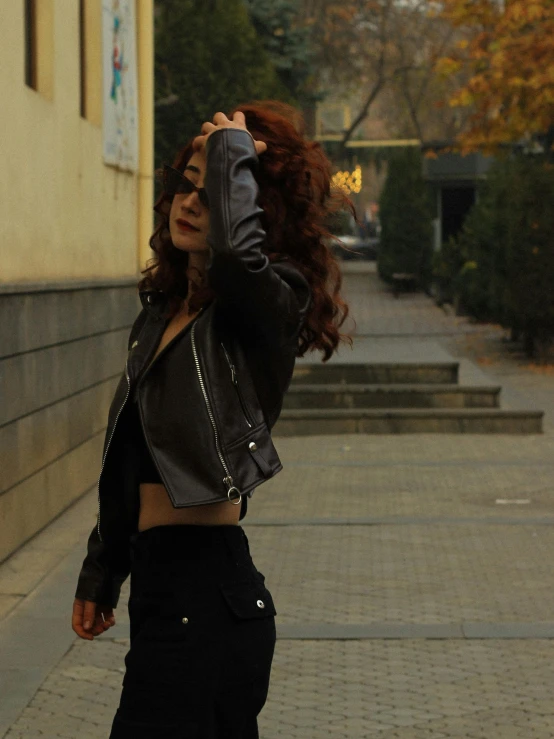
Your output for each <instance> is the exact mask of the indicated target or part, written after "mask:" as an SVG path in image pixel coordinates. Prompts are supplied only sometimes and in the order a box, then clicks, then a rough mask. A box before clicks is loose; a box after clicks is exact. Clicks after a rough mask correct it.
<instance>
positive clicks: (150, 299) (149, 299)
mask: <svg viewBox="0 0 554 739" xmlns="http://www.w3.org/2000/svg"><path fill="white" fill-rule="evenodd" d="M146 300H148V302H149V303H151V302H152V301H153V300H154V298H153V297H152V295H149V296H148V297H147V298H146Z"/></svg>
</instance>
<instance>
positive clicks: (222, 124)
mask: <svg viewBox="0 0 554 739" xmlns="http://www.w3.org/2000/svg"><path fill="white" fill-rule="evenodd" d="M213 121H214V122H213V123H210V122H209V121H206V123H203V124H202V128H201V129H200V130H201V131H202V135H201V136H197V137H196V138H195V139H194V141H193V142H192V148H193V149H194V151H198V152H200V153H203V152H204V151H205V148H206V141H207V140H208V139H209V137H210V136H211V135H212V133H213V132H214V131H219V130H220V129H222V128H238V129H240V130H241V131H247V132H248V133H250V131H248V129H247V128H246V118H245V117H244V113H241V112H240V110H238V111H237V112H236V113H235V115H234V116H233V120H232V121H230V120H229V119H228V118H227V116H226V115H225V113H216V114H215V115H214V118H213ZM253 141H254V145H255V147H256V154H258V155H260V154H263V153H264V151H266V149H267V144H266V143H265V142H264V141H256V140H255V139H253Z"/></svg>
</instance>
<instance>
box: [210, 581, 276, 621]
mask: <svg viewBox="0 0 554 739" xmlns="http://www.w3.org/2000/svg"><path fill="white" fill-rule="evenodd" d="M221 592H222V593H223V596H224V598H225V600H226V601H227V604H228V606H229V608H230V609H231V610H232V611H233V613H234V614H235V616H236V617H237V618H241V619H248V618H267V617H269V616H275V615H276V613H277V611H276V610H275V605H274V603H273V598H272V597H271V593H270V592H269V590H268V589H267V588H266V587H265V586H264V585H263V582H261V581H258V582H255V581H241V582H231V583H229V582H227V583H222V584H221Z"/></svg>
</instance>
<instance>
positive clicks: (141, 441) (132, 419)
mask: <svg viewBox="0 0 554 739" xmlns="http://www.w3.org/2000/svg"><path fill="white" fill-rule="evenodd" d="M127 432H128V434H129V436H130V441H131V443H132V444H133V446H134V447H135V453H136V456H137V458H138V460H139V474H140V477H139V482H157V483H161V484H163V483H162V479H161V477H160V473H159V472H158V468H157V467H156V465H155V463H154V460H153V459H152V455H151V454H150V450H149V449H148V445H147V444H146V439H145V438H144V432H143V430H142V423H141V421H140V415H139V409H138V405H137V402H136V401H131V402H130V403H128V410H127Z"/></svg>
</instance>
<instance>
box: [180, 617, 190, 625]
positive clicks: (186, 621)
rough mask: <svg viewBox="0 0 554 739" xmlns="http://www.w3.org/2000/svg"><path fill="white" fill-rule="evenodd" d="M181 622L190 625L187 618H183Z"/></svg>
mask: <svg viewBox="0 0 554 739" xmlns="http://www.w3.org/2000/svg"><path fill="white" fill-rule="evenodd" d="M181 621H182V622H183V623H184V624H188V622H189V620H188V618H187V617H186V616H183V618H182V619H181Z"/></svg>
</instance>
